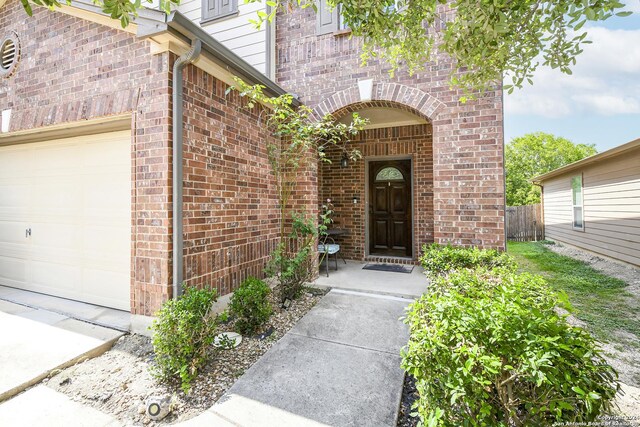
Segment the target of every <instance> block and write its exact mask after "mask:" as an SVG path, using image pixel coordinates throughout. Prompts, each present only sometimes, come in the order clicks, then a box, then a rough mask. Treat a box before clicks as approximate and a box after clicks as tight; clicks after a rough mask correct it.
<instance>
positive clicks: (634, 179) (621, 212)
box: [543, 149, 640, 265]
mask: <svg viewBox="0 0 640 427" xmlns="http://www.w3.org/2000/svg"><path fill="white" fill-rule="evenodd" d="M580 173H582V175H583V185H584V231H579V230H573V229H572V227H571V224H572V220H573V214H572V206H571V178H572V177H573V176H576V175H579V174H580ZM543 185H544V218H545V234H546V237H547V238H548V239H550V240H555V241H558V242H563V243H567V244H569V245H573V246H577V247H580V248H583V249H586V250H589V251H591V252H595V253H599V254H602V255H605V256H608V257H611V258H615V259H618V260H621V261H624V262H628V263H631V264H635V265H640V149H636V150H634V151H632V152H630V153H625V154H624V155H620V156H617V157H611V158H607V159H603V160H602V161H601V162H599V163H595V164H592V165H587V166H585V167H584V168H583V169H581V170H576V171H570V172H567V173H566V174H565V175H561V176H558V177H554V178H551V179H549V180H547V181H545V182H543Z"/></svg>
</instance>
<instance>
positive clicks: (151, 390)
mask: <svg viewBox="0 0 640 427" xmlns="http://www.w3.org/2000/svg"><path fill="white" fill-rule="evenodd" d="M311 292H313V293H311ZM273 294H275V292H272V294H271V295H272V296H271V298H272V299H273V298H274V296H273ZM322 295H324V291H317V290H315V289H313V290H309V292H307V293H305V294H303V295H302V296H301V297H300V298H299V299H298V300H296V301H294V302H293V303H292V305H291V306H290V307H289V309H287V310H283V309H281V308H276V307H278V306H277V305H276V304H272V305H273V307H274V314H273V315H272V316H271V318H270V320H269V323H268V325H266V326H265V327H264V329H263V332H264V331H268V330H270V329H271V328H273V332H272V333H271V335H269V336H268V337H266V338H264V339H259V338H258V337H243V340H242V343H241V344H240V345H239V346H238V347H237V348H235V349H232V350H220V351H217V352H215V354H214V355H213V356H212V358H211V360H210V361H209V363H208V364H207V365H206V366H205V367H204V369H203V370H202V371H201V373H200V375H199V376H198V378H197V379H196V381H195V382H194V383H193V384H192V389H191V391H190V392H189V395H185V394H184V393H183V392H182V391H180V390H179V388H178V387H177V386H176V385H167V384H159V383H158V382H157V381H156V380H155V379H154V378H153V377H152V376H151V375H150V374H149V366H150V363H152V361H153V347H152V345H151V340H150V339H149V338H147V337H144V336H141V335H125V336H124V337H122V338H120V340H118V342H117V343H116V344H115V345H114V347H113V348H112V349H111V350H109V351H107V352H106V353H105V354H103V355H102V356H100V357H97V358H94V359H89V360H86V361H84V362H81V363H78V364H76V365H74V366H72V367H69V368H67V369H65V370H63V371H61V372H59V373H58V374H56V375H55V376H53V377H51V378H49V379H48V380H45V383H46V385H47V386H48V387H51V388H53V389H55V390H57V391H60V392H62V393H65V394H66V395H68V396H69V397H71V399H73V400H75V401H78V402H80V403H82V404H85V405H89V406H93V407H95V408H97V409H99V410H100V411H103V412H105V413H109V414H112V415H114V416H115V417H116V418H118V419H119V420H120V421H122V422H124V423H125V424H126V425H133V426H141V425H145V426H155V425H166V424H173V423H175V422H179V421H184V420H187V419H189V418H193V417H194V416H196V415H198V414H200V413H201V412H203V411H205V410H206V409H208V408H209V407H211V406H212V405H213V404H214V403H215V402H216V401H217V400H218V399H219V398H220V397H221V396H222V395H223V394H224V392H225V391H227V390H228V389H229V388H230V387H231V386H232V385H233V383H234V382H235V381H236V379H237V378H238V377H240V376H241V375H242V374H243V373H244V371H246V370H247V369H248V368H249V367H250V366H251V365H253V364H254V363H255V362H256V361H257V360H258V359H259V358H260V357H261V356H262V355H263V354H264V353H265V352H266V351H267V350H268V349H269V348H271V346H273V344H274V343H275V342H276V341H278V340H279V339H280V338H281V337H282V336H283V335H284V334H285V333H286V332H287V331H288V330H289V329H291V328H292V327H293V325H294V324H295V323H296V322H297V321H298V320H299V319H300V318H302V316H304V315H305V314H306V313H307V312H308V311H309V310H310V309H311V308H312V307H313V306H314V305H315V304H316V303H317V302H318V301H319V300H320V299H321V298H322ZM272 303H273V301H272ZM232 330H233V323H229V324H227V325H223V326H222V327H221V330H220V332H224V331H232ZM150 396H171V399H172V402H173V404H172V406H173V411H172V412H171V414H170V415H169V416H167V418H165V419H164V420H162V421H160V422H154V421H151V420H149V419H148V418H147V417H146V415H145V413H144V412H145V405H144V402H145V401H146V400H147V398H148V397H150Z"/></svg>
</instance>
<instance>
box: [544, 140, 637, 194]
mask: <svg viewBox="0 0 640 427" xmlns="http://www.w3.org/2000/svg"><path fill="white" fill-rule="evenodd" d="M636 148H640V138H638V139H634V140H633V141H630V142H627V143H626V144H622V145H619V146H617V147H614V148H611V149H609V150H607V151H603V152H602V153H597V154H594V155H593V156H589V157H586V158H584V159H582V160H578V161H577V162H573V163H570V164H568V165H566V166H563V167H561V168H558V169H555V170H552V171H551V172H547V173H545V174H542V175H539V176H536V177H535V178H532V179H531V182H532V183H534V184H542V182H543V181H545V180H548V179H550V178H554V177H556V176H560V175H564V174H565V173H568V172H571V171H573V170H575V169H579V168H581V167H584V166H588V165H590V164H592V163H596V162H598V161H602V160H605V159H608V158H611V157H615V156H619V155H621V154H624V153H625V152H627V151H629V150H634V149H636Z"/></svg>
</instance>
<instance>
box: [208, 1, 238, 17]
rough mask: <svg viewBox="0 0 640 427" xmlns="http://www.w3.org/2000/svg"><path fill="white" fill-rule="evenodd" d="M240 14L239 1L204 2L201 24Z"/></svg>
mask: <svg viewBox="0 0 640 427" xmlns="http://www.w3.org/2000/svg"><path fill="white" fill-rule="evenodd" d="M236 13H238V0H202V20H201V21H200V22H201V23H205V22H211V21H215V20H217V19H221V18H225V17H227V16H231V15H235V14H236Z"/></svg>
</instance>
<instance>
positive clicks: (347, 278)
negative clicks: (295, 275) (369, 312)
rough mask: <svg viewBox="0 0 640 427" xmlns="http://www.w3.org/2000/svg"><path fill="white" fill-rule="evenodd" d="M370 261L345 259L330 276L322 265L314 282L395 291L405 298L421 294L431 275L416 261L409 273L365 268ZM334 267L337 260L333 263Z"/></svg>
mask: <svg viewBox="0 0 640 427" xmlns="http://www.w3.org/2000/svg"><path fill="white" fill-rule="evenodd" d="M366 264H367V263H363V262H360V261H347V264H346V265H345V264H344V263H343V262H342V260H340V262H339V263H338V270H331V271H329V277H327V276H326V275H325V274H323V272H324V267H323V268H322V269H320V275H319V276H318V278H317V279H316V280H315V282H314V285H315V286H318V287H323V288H332V289H345V290H350V291H358V292H366V293H375V294H380V295H391V296H397V297H402V298H411V299H413V298H417V297H419V296H420V295H422V294H423V293H424V291H425V290H426V289H427V279H426V278H425V275H424V271H423V269H422V267H420V266H419V265H416V266H414V267H413V271H412V272H411V273H409V274H407V273H391V272H387V271H375V270H363V269H362V267H364V266H365V265H366ZM331 266H332V267H333V263H332V264H331Z"/></svg>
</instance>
